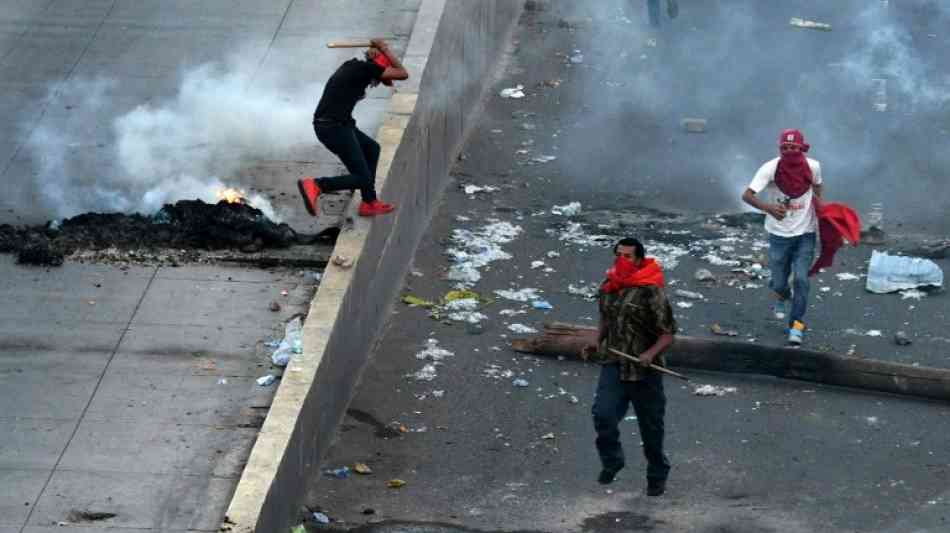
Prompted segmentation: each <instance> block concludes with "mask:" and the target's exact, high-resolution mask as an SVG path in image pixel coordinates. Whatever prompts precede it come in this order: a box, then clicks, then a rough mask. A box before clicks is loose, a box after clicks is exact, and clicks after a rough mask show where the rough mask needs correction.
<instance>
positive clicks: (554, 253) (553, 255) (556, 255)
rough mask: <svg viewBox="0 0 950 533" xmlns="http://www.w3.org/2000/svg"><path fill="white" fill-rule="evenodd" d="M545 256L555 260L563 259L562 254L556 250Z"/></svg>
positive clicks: (549, 251)
mask: <svg viewBox="0 0 950 533" xmlns="http://www.w3.org/2000/svg"><path fill="white" fill-rule="evenodd" d="M545 255H547V256H548V257H549V258H551V259H554V258H555V257H561V252H558V251H556V250H548V253H547V254H545Z"/></svg>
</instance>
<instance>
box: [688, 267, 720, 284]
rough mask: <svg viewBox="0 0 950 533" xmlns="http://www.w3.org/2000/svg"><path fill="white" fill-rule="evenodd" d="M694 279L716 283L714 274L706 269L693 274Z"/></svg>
mask: <svg viewBox="0 0 950 533" xmlns="http://www.w3.org/2000/svg"><path fill="white" fill-rule="evenodd" d="M693 279H695V280H696V281H715V280H716V276H713V273H712V272H710V271H709V270H707V269H705V268H700V269H699V270H697V271H696V273H695V274H693Z"/></svg>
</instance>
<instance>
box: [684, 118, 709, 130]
mask: <svg viewBox="0 0 950 533" xmlns="http://www.w3.org/2000/svg"><path fill="white" fill-rule="evenodd" d="M680 126H682V128H683V129H684V130H686V131H687V132H689V133H705V131H706V119H704V118H684V119H683V120H681V121H680Z"/></svg>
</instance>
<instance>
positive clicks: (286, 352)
mask: <svg viewBox="0 0 950 533" xmlns="http://www.w3.org/2000/svg"><path fill="white" fill-rule="evenodd" d="M302 335H303V322H302V321H301V320H300V317H299V316H297V317H294V318H293V320H291V321H289V322H287V325H286V326H284V338H283V340H281V341H280V344H279V345H278V346H277V349H276V350H274V353H272V354H271V356H270V359H271V363H273V364H274V365H275V366H280V367H284V366H287V363H289V362H290V357H291V356H292V355H293V354H300V353H303V338H302Z"/></svg>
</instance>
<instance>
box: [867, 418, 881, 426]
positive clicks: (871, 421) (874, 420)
mask: <svg viewBox="0 0 950 533" xmlns="http://www.w3.org/2000/svg"><path fill="white" fill-rule="evenodd" d="M864 421H865V422H867V423H868V424H871V425H872V426H876V425H877V424H878V423H879V422H880V419H879V418H878V417H876V416H866V417H864Z"/></svg>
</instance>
